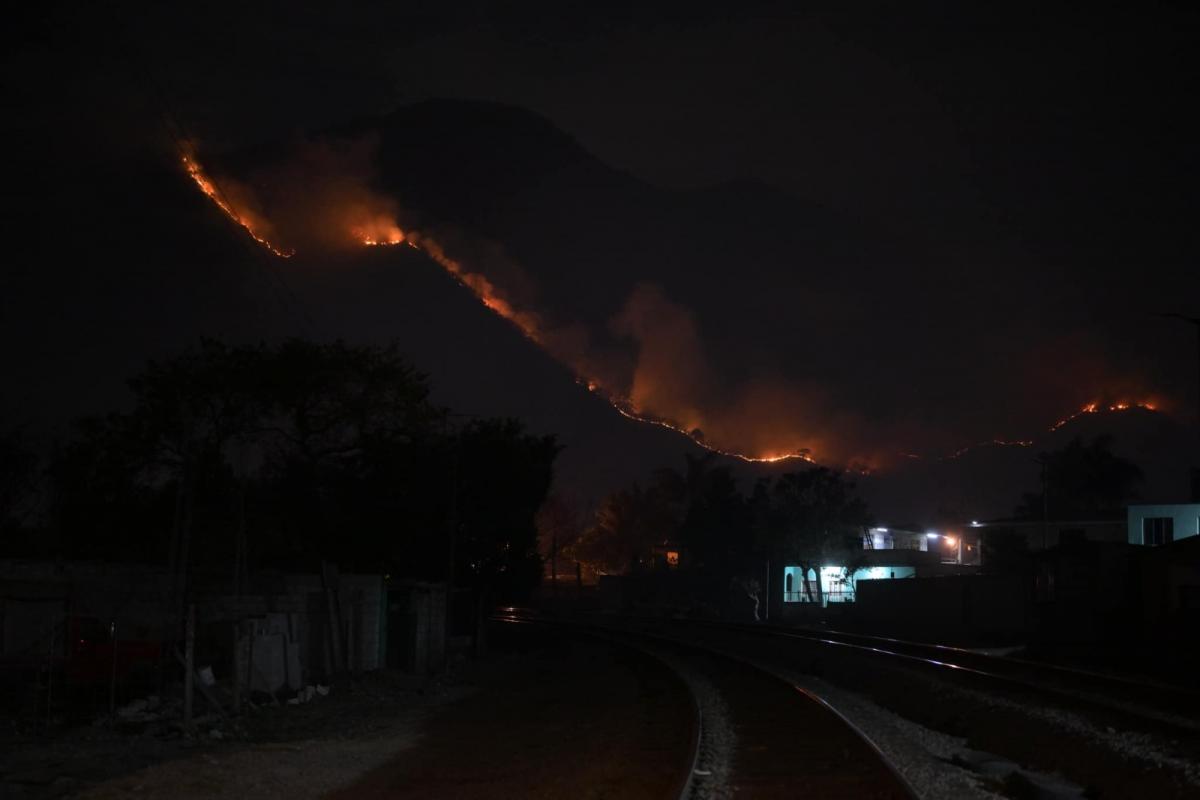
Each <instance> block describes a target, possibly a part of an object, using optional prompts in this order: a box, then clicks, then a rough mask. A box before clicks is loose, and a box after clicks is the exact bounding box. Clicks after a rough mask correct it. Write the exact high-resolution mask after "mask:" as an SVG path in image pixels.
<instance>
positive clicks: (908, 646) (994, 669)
mask: <svg viewBox="0 0 1200 800" xmlns="http://www.w3.org/2000/svg"><path fill="white" fill-rule="evenodd" d="M639 622H640V623H643V624H644V623H647V622H648V621H647V620H644V619H643V620H639ZM656 622H657V624H658V625H662V624H663V621H662V620H657V621H656ZM670 624H671V625H672V626H678V627H681V628H684V629H686V628H688V627H691V628H693V629H695V628H707V629H710V630H719V631H726V632H736V633H740V634H747V635H752V636H755V637H766V638H773V639H776V640H778V641H793V642H800V643H805V644H809V645H815V646H818V647H828V648H837V649H839V650H845V651H852V652H855V653H858V654H861V655H864V656H870V657H877V658H881V659H887V660H889V661H893V662H897V663H902V664H906V665H910V666H915V667H918V668H923V669H926V670H929V671H930V672H932V673H935V674H942V675H947V676H953V677H954V678H955V679H965V680H968V681H971V682H973V683H974V684H976V685H983V686H986V687H989V688H992V689H1002V690H1008V691H1020V692H1022V693H1025V694H1033V695H1037V696H1040V697H1044V698H1046V699H1051V700H1054V701H1056V702H1058V703H1060V704H1062V705H1065V706H1068V707H1071V708H1075V709H1081V710H1091V711H1097V710H1099V711H1102V712H1104V713H1106V714H1109V715H1112V716H1114V717H1115V718H1117V719H1118V720H1119V721H1121V722H1123V723H1126V724H1134V725H1136V726H1138V727H1151V728H1153V729H1155V730H1164V731H1165V732H1167V733H1172V734H1185V735H1187V734H1190V735H1194V734H1196V733H1197V732H1200V692H1197V691H1195V690H1193V689H1189V688H1186V687H1180V686H1172V685H1169V684H1164V683H1160V682H1156V681H1149V680H1146V681H1143V680H1138V679H1134V678H1129V677H1124V676H1116V675H1110V674H1106V673H1101V672H1095V671H1091V670H1084V669H1079V668H1075V667H1067V666H1062V665H1057V664H1049V663H1045V662H1039V661H1032V660H1029V659H1021V658H1013V657H1010V656H997V655H991V654H985V653H979V652H976V651H973V650H968V649H965V648H959V647H950V646H945V645H937V644H928V643H922V642H912V641H906V640H902V639H894V638H888V637H882V636H870V635H866V634H859V633H851V632H847V631H827V630H814V629H811V628H784V627H781V626H768V625H748V624H743V623H721V622H710V621H686V622H684V621H674V620H672V621H671V623H670Z"/></svg>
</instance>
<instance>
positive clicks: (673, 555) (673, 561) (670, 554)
mask: <svg viewBox="0 0 1200 800" xmlns="http://www.w3.org/2000/svg"><path fill="white" fill-rule="evenodd" d="M667 563H668V564H670V565H671V566H672V567H678V566H679V551H678V550H668V551H667Z"/></svg>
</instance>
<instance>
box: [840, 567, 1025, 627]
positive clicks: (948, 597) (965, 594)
mask: <svg viewBox="0 0 1200 800" xmlns="http://www.w3.org/2000/svg"><path fill="white" fill-rule="evenodd" d="M854 618H855V619H856V620H858V621H861V622H863V623H867V624H870V625H871V626H873V628H874V629H877V630H893V631H896V632H903V631H905V630H909V629H911V630H920V631H923V632H925V635H927V636H936V635H947V634H949V635H969V634H973V635H984V636H1004V635H1019V634H1020V633H1022V632H1023V631H1024V630H1025V626H1026V620H1025V594H1024V590H1023V587H1022V583H1021V581H1020V579H1018V578H1010V577H1002V576H989V575H962V576H947V577H940V578H913V579H910V580H894V581H893V580H863V581H859V583H858V586H857V602H855V604H854Z"/></svg>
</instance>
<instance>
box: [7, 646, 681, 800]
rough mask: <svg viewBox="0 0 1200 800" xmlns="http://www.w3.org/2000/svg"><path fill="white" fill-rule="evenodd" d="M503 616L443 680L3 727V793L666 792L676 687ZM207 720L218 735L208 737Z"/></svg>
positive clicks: (675, 770)
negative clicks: (54, 726)
mask: <svg viewBox="0 0 1200 800" xmlns="http://www.w3.org/2000/svg"><path fill="white" fill-rule="evenodd" d="M513 628H514V626H505V628H504V629H503V630H500V631H497V633H496V635H495V636H493V638H492V641H491V643H490V644H491V648H490V652H489V654H488V655H487V656H485V657H484V658H482V659H480V660H477V661H473V662H467V663H463V664H460V665H459V666H458V667H457V668H456V669H455V670H453V671H452V673H451V675H450V676H449V677H446V678H444V679H439V680H437V681H429V682H417V681H414V680H413V679H411V678H409V677H406V676H400V675H395V674H389V673H376V674H373V675H369V676H363V677H361V678H360V679H359V680H357V681H356V682H355V683H354V684H353V686H351V685H350V684H349V683H346V684H343V685H335V686H334V687H333V691H332V692H331V693H330V694H329V696H328V697H324V698H319V699H316V700H314V701H313V702H311V703H308V704H305V705H302V706H287V705H284V706H281V707H266V708H263V709H262V710H260V711H258V712H255V713H252V714H248V715H246V716H245V717H243V718H242V719H241V720H239V721H237V722H236V723H234V724H229V723H220V722H219V721H217V720H212V721H206V722H205V723H204V724H202V725H199V726H198V727H197V729H196V731H195V732H194V735H191V736H182V735H179V734H178V733H177V732H171V731H164V730H162V729H160V728H156V727H155V726H149V727H148V728H147V729H146V730H144V731H140V732H133V733H116V732H114V731H111V730H109V729H108V728H106V727H103V726H99V725H94V726H82V727H80V726H76V727H69V728H65V729H58V730H53V731H52V732H50V733H42V734H37V735H34V734H17V733H15V729H14V728H12V727H11V726H9V727H8V728H5V729H4V730H3V738H2V739H0V800H9V798H13V799H14V800H16V799H19V800H26V799H33V800H49V799H50V798H60V797H87V798H132V797H139V798H140V797H170V798H172V800H183V799H184V798H201V797H203V798H211V797H215V798H231V799H232V798H247V797H254V798H287V800H299V798H316V797H323V796H332V797H345V798H349V797H355V798H358V797H378V798H391V797H398V798H399V797H422V798H442V797H445V798H473V797H481V798H482V797H487V798H489V799H492V798H505V797H514V798H516V797H571V798H575V797H579V798H608V797H611V798H626V797H629V798H641V797H663V796H669V795H670V794H671V792H672V791H673V790H675V789H677V786H678V782H679V781H680V779H681V771H682V770H685V762H686V760H687V757H688V755H689V753H690V749H689V748H690V741H691V739H690V737H691V724H692V706H691V700H690V696H689V695H688V692H687V689H686V687H685V686H684V685H683V684H682V683H681V682H680V681H679V680H678V679H677V678H676V677H675V676H674V675H673V673H671V672H670V671H668V670H667V669H666V668H665V667H663V666H662V665H660V664H659V663H658V662H656V661H654V660H652V659H650V658H649V657H647V656H644V655H641V654H640V653H638V652H636V651H631V650H629V649H626V648H623V647H618V646H615V645H610V644H605V643H602V642H596V641H591V640H586V639H570V638H567V639H552V638H550V637H548V636H546V635H544V634H537V633H535V632H534V631H532V630H514V629H513ZM213 731H216V732H217V735H219V736H220V737H221V738H219V739H218V738H216V737H215V736H214V734H213Z"/></svg>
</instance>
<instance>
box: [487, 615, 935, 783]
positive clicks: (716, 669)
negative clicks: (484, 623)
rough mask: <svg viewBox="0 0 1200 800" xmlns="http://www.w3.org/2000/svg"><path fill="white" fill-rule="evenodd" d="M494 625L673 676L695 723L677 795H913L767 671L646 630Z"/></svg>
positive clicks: (832, 714)
mask: <svg viewBox="0 0 1200 800" xmlns="http://www.w3.org/2000/svg"><path fill="white" fill-rule="evenodd" d="M494 619H495V620H496V621H498V622H502V623H510V624H528V625H546V626H553V627H556V628H558V629H561V630H564V631H569V632H573V633H577V634H582V635H587V636H592V637H601V638H604V639H607V640H609V641H613V642H616V643H621V644H625V645H626V646H633V647H637V648H639V649H642V650H644V651H646V652H649V653H650V654H652V655H654V656H655V657H656V658H658V659H660V660H661V661H663V662H664V663H666V664H667V665H668V666H669V667H671V668H672V669H673V670H675V671H676V672H677V673H678V674H679V675H680V677H681V678H682V679H683V680H684V682H685V683H686V684H687V685H688V687H689V688H690V690H691V691H692V694H693V697H694V698H695V701H696V707H697V720H698V723H699V724H698V731H697V733H696V735H695V736H694V737H693V757H692V763H691V765H690V767H689V769H688V770H687V771H686V774H685V775H684V777H683V779H682V780H681V782H680V788H679V797H681V798H708V797H733V796H743V797H754V798H776V797H778V798H794V797H797V796H799V795H804V796H811V797H825V798H841V797H846V798H915V797H917V793H916V792H915V791H914V789H913V788H912V786H910V785H909V784H908V783H907V781H906V780H905V779H904V778H903V777H902V776H901V774H900V772H899V771H898V770H897V769H896V768H895V767H894V766H893V765H892V764H891V763H890V762H889V760H888V759H887V757H886V756H885V755H884V754H883V752H882V751H881V750H880V749H879V748H878V747H876V746H875V744H874V743H873V742H872V741H871V740H870V738H869V737H868V736H867V735H866V734H865V733H863V731H861V730H860V729H859V728H857V727H856V726H855V725H853V724H852V723H851V722H850V721H849V720H847V719H846V718H845V717H843V716H842V715H841V714H840V713H838V712H837V711H836V710H834V709H833V708H832V707H831V706H830V705H829V704H827V703H825V702H824V701H823V700H821V699H820V698H819V697H817V696H816V695H814V694H812V693H811V692H809V691H807V690H805V689H803V688H801V687H799V686H797V685H795V684H794V683H793V682H792V681H790V680H788V679H787V678H786V677H784V676H783V675H781V674H780V673H778V672H776V671H774V670H772V669H771V668H769V667H767V666H765V665H762V664H759V663H756V662H754V661H753V660H750V659H746V658H741V657H737V656H734V655H731V654H729V653H725V652H721V651H720V650H717V649H714V648H711V647H708V646H706V645H703V644H699V643H694V642H684V641H680V640H678V639H677V638H673V637H670V636H665V635H662V634H660V633H656V632H653V631H645V630H634V629H630V628H613V627H607V626H596V625H594V624H589V623H581V622H566V621H559V620H552V619H547V618H540V617H535V616H528V615H523V614H517V613H502V614H500V615H498V616H496V617H494Z"/></svg>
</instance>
